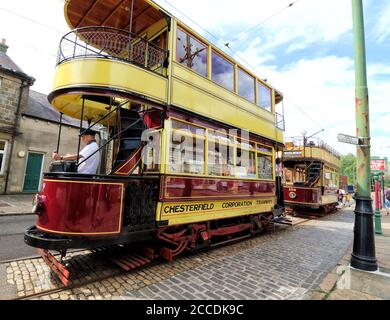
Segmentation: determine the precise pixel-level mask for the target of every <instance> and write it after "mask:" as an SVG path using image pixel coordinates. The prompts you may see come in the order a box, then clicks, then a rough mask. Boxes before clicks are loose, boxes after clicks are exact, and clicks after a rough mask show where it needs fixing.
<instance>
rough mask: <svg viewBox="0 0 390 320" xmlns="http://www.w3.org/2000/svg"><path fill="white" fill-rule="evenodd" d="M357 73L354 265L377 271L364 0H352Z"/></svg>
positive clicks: (361, 268)
mask: <svg viewBox="0 0 390 320" xmlns="http://www.w3.org/2000/svg"><path fill="white" fill-rule="evenodd" d="M352 12H353V31H354V40H355V41H354V42H355V74H356V129H357V137H361V140H362V143H361V144H359V145H358V147H357V193H356V196H355V200H356V209H355V227H354V243H353V253H352V259H351V266H352V267H354V268H356V269H360V270H364V271H377V270H378V262H377V260H376V256H375V232H374V221H373V220H374V219H373V218H374V217H373V216H374V210H373V208H372V199H371V179H370V176H371V167H370V158H371V146H370V140H371V138H370V116H369V115H370V112H369V102H368V101H369V98H368V87H367V70H366V48H365V38H364V18H363V4H362V0H352Z"/></svg>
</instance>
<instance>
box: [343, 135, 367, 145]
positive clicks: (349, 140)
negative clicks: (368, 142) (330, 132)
mask: <svg viewBox="0 0 390 320" xmlns="http://www.w3.org/2000/svg"><path fill="white" fill-rule="evenodd" d="M337 140H338V141H339V142H342V143H347V144H353V145H356V146H359V145H361V144H362V139H360V138H358V137H353V136H348V135H346V134H341V133H340V134H339V135H338V136H337Z"/></svg>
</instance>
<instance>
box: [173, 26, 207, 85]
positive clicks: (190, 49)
mask: <svg viewBox="0 0 390 320" xmlns="http://www.w3.org/2000/svg"><path fill="white" fill-rule="evenodd" d="M176 61H178V62H179V63H181V64H183V65H185V66H187V67H188V68H190V69H192V70H194V71H195V72H197V73H199V74H200V75H202V76H204V77H207V46H206V45H204V44H203V43H201V42H200V41H199V40H197V39H196V38H195V37H193V36H191V35H189V34H188V33H186V32H184V31H183V30H182V29H180V28H178V29H177V44H176Z"/></svg>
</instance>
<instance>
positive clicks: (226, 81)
mask: <svg viewBox="0 0 390 320" xmlns="http://www.w3.org/2000/svg"><path fill="white" fill-rule="evenodd" d="M211 79H212V80H213V81H214V82H216V83H218V84H219V85H221V86H222V87H224V88H226V89H228V90H230V91H234V64H233V63H231V62H230V61H228V60H226V59H225V58H224V57H222V56H221V55H220V54H218V53H216V52H215V51H214V50H213V52H212V73H211Z"/></svg>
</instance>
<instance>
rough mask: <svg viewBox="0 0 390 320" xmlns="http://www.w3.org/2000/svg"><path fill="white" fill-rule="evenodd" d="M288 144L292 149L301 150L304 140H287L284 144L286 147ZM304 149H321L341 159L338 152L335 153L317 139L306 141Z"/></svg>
mask: <svg viewBox="0 0 390 320" xmlns="http://www.w3.org/2000/svg"><path fill="white" fill-rule="evenodd" d="M289 143H290V144H292V146H293V147H294V148H301V147H303V145H304V138H303V137H291V138H287V139H286V141H285V144H286V145H288V144H289ZM305 147H306V148H310V147H316V148H322V149H324V150H326V151H328V152H329V153H331V154H333V155H334V156H336V157H337V158H339V159H340V158H341V155H340V153H339V152H338V151H336V150H335V149H334V148H332V147H331V146H329V145H328V144H327V143H326V142H324V141H322V140H321V139H319V138H310V139H306V145H305Z"/></svg>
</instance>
